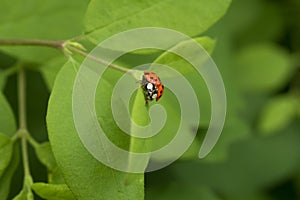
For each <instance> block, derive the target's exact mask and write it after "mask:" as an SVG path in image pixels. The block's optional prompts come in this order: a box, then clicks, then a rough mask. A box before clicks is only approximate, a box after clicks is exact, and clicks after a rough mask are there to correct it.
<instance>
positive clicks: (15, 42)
mask: <svg viewBox="0 0 300 200" xmlns="http://www.w3.org/2000/svg"><path fill="white" fill-rule="evenodd" d="M64 43H65V40H36V39H0V45H1V46H46V47H52V48H56V49H63V44H64Z"/></svg>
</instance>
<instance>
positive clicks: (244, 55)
mask: <svg viewBox="0 0 300 200" xmlns="http://www.w3.org/2000/svg"><path fill="white" fill-rule="evenodd" d="M236 61H237V64H236V65H235V66H234V69H233V70H234V75H235V76H234V77H235V79H236V82H237V83H238V86H239V87H240V90H242V91H245V92H246V91H250V92H272V91H274V90H276V89H279V88H280V87H282V85H284V83H286V82H287V80H288V79H289V78H290V76H291V74H292V72H293V71H294V68H293V67H292V65H291V64H292V63H291V62H290V56H289V55H288V54H287V52H286V51H285V50H284V49H282V48H280V47H278V46H275V45H273V44H258V45H252V46H250V47H247V48H245V49H244V50H242V51H241V52H240V53H238V55H236Z"/></svg>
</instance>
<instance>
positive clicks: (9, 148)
mask: <svg viewBox="0 0 300 200" xmlns="http://www.w3.org/2000/svg"><path fill="white" fill-rule="evenodd" d="M12 154H13V142H12V140H11V139H10V138H9V137H7V136H6V135H4V134H2V133H0V177H1V176H2V174H3V172H4V171H5V169H6V168H7V166H8V165H9V163H10V160H11V158H12Z"/></svg>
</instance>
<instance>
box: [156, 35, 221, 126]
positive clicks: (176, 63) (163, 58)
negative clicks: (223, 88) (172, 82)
mask: <svg viewBox="0 0 300 200" xmlns="http://www.w3.org/2000/svg"><path fill="white" fill-rule="evenodd" d="M195 41H196V42H197V43H199V44H200V45H201V46H202V47H203V48H204V50H205V51H206V52H207V53H209V54H211V53H212V51H213V49H214V46H215V41H214V40H213V39H211V38H209V37H199V38H195V39H194V40H188V41H183V42H180V43H179V44H177V45H176V46H174V47H173V48H171V49H170V50H171V51H176V52H178V51H179V52H180V51H184V52H187V53H188V54H189V55H190V59H193V57H195V56H197V57H199V56H203V63H204V62H205V61H206V60H207V59H210V57H209V55H208V54H206V53H205V52H204V51H203V55H198V54H197V55H195V53H194V52H193V48H190V49H191V50H189V47H190V45H191V46H192V47H193V45H194V44H195ZM201 61H202V60H201ZM153 63H155V64H163V65H167V66H169V67H171V68H173V69H175V70H176V71H178V72H179V73H180V74H181V75H183V76H184V77H185V78H186V79H187V80H188V81H190V82H191V86H192V87H193V90H194V91H195V93H196V95H197V97H198V102H200V110H201V121H200V124H201V125H202V126H207V125H208V124H209V122H210V107H211V105H210V95H209V93H208V89H207V86H206V83H205V82H204V80H203V78H202V76H201V75H200V74H199V73H198V72H197V71H196V70H195V69H194V67H193V66H192V65H191V63H189V62H187V61H186V60H185V59H184V58H182V57H181V56H179V55H176V54H174V53H172V52H170V51H166V52H164V53H163V54H161V55H160V56H159V57H158V58H157V59H155V61H154V62H153ZM153 67H155V65H154V66H152V68H153ZM158 67H159V66H158ZM159 68H160V67H159ZM157 70H158V72H159V75H160V76H163V77H165V78H174V77H172V75H170V73H169V72H168V71H165V70H164V69H157ZM162 81H163V80H162Z"/></svg>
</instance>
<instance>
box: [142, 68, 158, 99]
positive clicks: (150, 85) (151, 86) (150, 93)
mask: <svg viewBox="0 0 300 200" xmlns="http://www.w3.org/2000/svg"><path fill="white" fill-rule="evenodd" d="M141 84H142V86H141V87H142V88H143V91H144V95H145V100H146V104H147V103H148V102H149V101H153V100H154V99H156V101H158V100H159V99H160V98H161V96H162V95H163V93H164V86H163V84H162V83H161V81H160V78H159V77H158V76H157V75H156V74H155V73H153V72H144V75H143V77H142V82H141Z"/></svg>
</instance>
